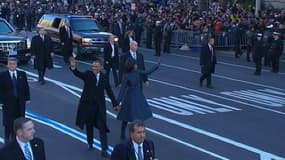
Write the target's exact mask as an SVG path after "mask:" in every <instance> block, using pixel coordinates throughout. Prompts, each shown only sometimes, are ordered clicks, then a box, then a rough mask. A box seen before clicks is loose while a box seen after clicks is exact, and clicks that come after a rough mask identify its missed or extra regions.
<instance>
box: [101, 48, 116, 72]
mask: <svg viewBox="0 0 285 160" xmlns="http://www.w3.org/2000/svg"><path fill="white" fill-rule="evenodd" d="M114 49H115V51H114V57H113V58H112V46H111V44H110V43H108V44H107V45H106V46H105V47H104V68H105V69H106V68H110V67H111V66H110V65H111V64H112V65H113V66H116V68H118V65H119V52H118V46H117V45H116V44H114ZM107 61H108V62H109V64H107V63H106V62H107ZM110 63H111V64H110Z"/></svg>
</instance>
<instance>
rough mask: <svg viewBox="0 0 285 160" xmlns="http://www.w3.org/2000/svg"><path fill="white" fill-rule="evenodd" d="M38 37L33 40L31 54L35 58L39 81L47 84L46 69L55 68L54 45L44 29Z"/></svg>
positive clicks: (41, 29) (40, 29)
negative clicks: (45, 78)
mask: <svg viewBox="0 0 285 160" xmlns="http://www.w3.org/2000/svg"><path fill="white" fill-rule="evenodd" d="M38 33H39V34H38V35H36V36H34V37H33V38H32V42H31V52H32V56H33V57H34V68H35V69H37V70H38V81H39V83H40V84H41V85H44V84H45V80H44V76H45V72H46V69H47V68H48V69H52V68H53V60H52V56H53V55H54V53H53V45H52V41H51V39H50V37H49V36H48V35H46V34H45V30H44V29H43V28H39V31H38Z"/></svg>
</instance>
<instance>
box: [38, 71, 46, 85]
mask: <svg viewBox="0 0 285 160" xmlns="http://www.w3.org/2000/svg"><path fill="white" fill-rule="evenodd" d="M45 73H46V69H45V68H44V69H40V70H38V75H39V82H41V81H43V80H44V76H45Z"/></svg>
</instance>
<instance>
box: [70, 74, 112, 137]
mask: <svg viewBox="0 0 285 160" xmlns="http://www.w3.org/2000/svg"><path fill="white" fill-rule="evenodd" d="M71 71H72V72H73V74H74V75H75V76H77V77H78V78H80V79H82V80H83V81H84V86H83V91H82V94H81V97H80V101H79V105H78V110H77V116H76V125H77V126H78V127H79V128H81V129H83V128H84V126H85V125H86V124H92V125H93V126H94V127H96V128H98V129H102V130H105V131H106V132H109V129H108V127H107V118H106V102H105V94H104V93H105V91H106V93H107V94H108V96H109V98H110V99H111V101H112V104H113V106H117V105H118V103H117V101H116V99H115V96H114V94H113V91H112V89H111V86H110V84H109V81H108V79H107V78H106V76H105V75H104V74H103V73H102V72H100V78H99V79H100V80H99V84H98V86H96V83H97V79H96V75H95V74H94V73H93V72H92V71H90V70H88V71H85V72H80V71H78V70H77V69H74V70H71Z"/></svg>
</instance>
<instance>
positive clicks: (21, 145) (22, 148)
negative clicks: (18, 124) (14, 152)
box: [16, 137, 34, 160]
mask: <svg viewBox="0 0 285 160" xmlns="http://www.w3.org/2000/svg"><path fill="white" fill-rule="evenodd" d="M16 140H17V142H18V144H19V145H20V148H21V150H22V152H23V153H24V155H25V145H26V144H27V143H24V142H22V141H20V140H19V139H18V137H16ZM28 146H29V147H28V148H29V150H30V153H31V156H32V160H33V159H34V155H33V150H32V147H31V144H30V142H28Z"/></svg>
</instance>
